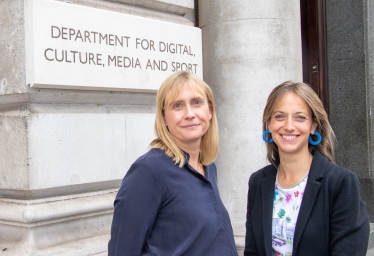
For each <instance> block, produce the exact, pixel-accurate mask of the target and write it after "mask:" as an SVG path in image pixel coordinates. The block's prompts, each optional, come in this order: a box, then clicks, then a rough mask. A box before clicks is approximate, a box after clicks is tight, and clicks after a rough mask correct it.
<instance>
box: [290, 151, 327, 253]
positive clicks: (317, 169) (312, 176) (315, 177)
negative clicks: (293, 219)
mask: <svg viewBox="0 0 374 256" xmlns="http://www.w3.org/2000/svg"><path fill="white" fill-rule="evenodd" d="M324 166H325V164H324V156H322V155H321V153H319V152H318V151H315V153H314V155H313V161H312V165H311V167H310V170H309V175H308V181H307V185H306V187H305V191H304V197H303V201H302V202H301V206H300V211H299V216H298V218H297V223H296V228H295V234H294V240H293V252H292V254H293V255H296V253H297V248H298V247H299V242H300V239H301V236H302V234H303V232H304V230H305V227H306V224H307V223H308V220H309V216H310V214H311V212H312V210H313V207H314V203H315V200H316V198H317V195H318V193H319V190H320V187H321V179H322V178H323V172H324Z"/></svg>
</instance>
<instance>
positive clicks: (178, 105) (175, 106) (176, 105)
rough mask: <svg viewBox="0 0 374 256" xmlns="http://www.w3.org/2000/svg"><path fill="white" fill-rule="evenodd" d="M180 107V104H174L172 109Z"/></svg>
mask: <svg viewBox="0 0 374 256" xmlns="http://www.w3.org/2000/svg"><path fill="white" fill-rule="evenodd" d="M181 107H182V104H180V103H176V104H174V108H181Z"/></svg>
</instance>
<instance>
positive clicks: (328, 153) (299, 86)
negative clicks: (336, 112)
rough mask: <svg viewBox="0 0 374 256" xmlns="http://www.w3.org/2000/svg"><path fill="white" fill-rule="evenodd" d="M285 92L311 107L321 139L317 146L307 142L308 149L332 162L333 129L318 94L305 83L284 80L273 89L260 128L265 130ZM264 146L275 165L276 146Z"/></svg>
mask: <svg viewBox="0 0 374 256" xmlns="http://www.w3.org/2000/svg"><path fill="white" fill-rule="evenodd" d="M287 92H293V93H295V94H297V95H298V96H300V97H301V98H303V99H304V100H305V102H306V103H307V104H308V106H309V107H310V109H311V112H312V118H313V120H314V121H315V122H316V123H317V128H316V131H317V132H319V133H320V134H321V136H322V141H321V143H320V144H318V145H317V146H313V145H311V144H310V143H309V144H308V146H309V151H310V152H312V151H313V150H318V151H319V152H321V153H322V154H323V155H324V156H325V157H327V158H328V159H329V160H330V161H331V162H334V161H335V154H334V142H335V134H334V131H333V130H332V128H331V125H330V122H329V120H328V116H327V113H326V111H325V109H324V107H323V104H322V102H321V100H320V99H319V97H318V95H317V94H316V93H315V92H314V90H313V89H312V88H310V87H309V85H307V84H305V83H301V82H298V83H294V82H291V81H286V82H284V83H282V84H280V85H278V86H277V87H275V88H274V89H273V91H272V92H271V93H270V95H269V98H268V100H267V103H266V106H265V109H264V114H263V117H262V130H263V131H265V130H267V124H268V123H269V121H270V119H271V116H272V114H273V112H274V108H275V106H276V105H277V104H278V102H279V100H280V99H281V98H282V97H283V96H284V95H285V94H286V93H287ZM266 147H267V159H268V161H269V162H270V163H272V164H274V165H276V161H277V160H278V159H279V152H278V146H277V145H276V144H275V143H266Z"/></svg>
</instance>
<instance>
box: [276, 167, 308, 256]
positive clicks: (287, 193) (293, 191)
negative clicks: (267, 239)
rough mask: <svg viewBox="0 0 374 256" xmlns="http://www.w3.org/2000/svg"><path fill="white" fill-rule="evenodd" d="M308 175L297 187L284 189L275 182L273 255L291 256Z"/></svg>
mask: <svg viewBox="0 0 374 256" xmlns="http://www.w3.org/2000/svg"><path fill="white" fill-rule="evenodd" d="M308 174H309V173H307V174H306V175H305V177H304V178H302V179H301V180H300V181H299V182H298V183H297V184H296V185H294V186H292V187H282V186H281V185H280V184H279V183H278V173H277V178H276V181H275V189H274V203H273V228H272V235H273V236H272V247H273V255H276V256H291V255H292V246H293V237H294V233H295V226H296V221H297V216H298V215H299V210H300V205H301V201H302V199H303V195H304V190H305V186H306V182H307V179H308Z"/></svg>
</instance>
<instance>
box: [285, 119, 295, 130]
mask: <svg viewBox="0 0 374 256" xmlns="http://www.w3.org/2000/svg"><path fill="white" fill-rule="evenodd" d="M285 128H286V129H287V130H293V129H294V128H295V126H294V124H293V120H292V118H288V119H287V121H286V124H285Z"/></svg>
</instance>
